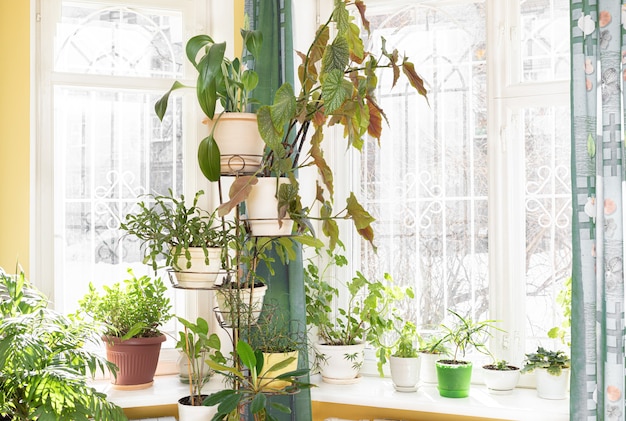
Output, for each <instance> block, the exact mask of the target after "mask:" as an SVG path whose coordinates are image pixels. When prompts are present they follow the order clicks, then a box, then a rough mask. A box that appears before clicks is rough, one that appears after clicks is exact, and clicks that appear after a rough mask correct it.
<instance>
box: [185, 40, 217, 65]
mask: <svg viewBox="0 0 626 421" xmlns="http://www.w3.org/2000/svg"><path fill="white" fill-rule="evenodd" d="M213 43H214V41H213V39H212V38H211V37H210V36H208V35H204V34H201V35H196V36H194V37H191V38H190V39H189V41H187V45H186V46H185V54H186V55H187V59H188V60H189V61H190V62H191V64H193V67H196V68H197V67H198V63H197V62H196V57H197V56H198V52H199V51H200V50H201V49H202V48H204V47H206V46H207V45H209V46H210V45H211V44H213Z"/></svg>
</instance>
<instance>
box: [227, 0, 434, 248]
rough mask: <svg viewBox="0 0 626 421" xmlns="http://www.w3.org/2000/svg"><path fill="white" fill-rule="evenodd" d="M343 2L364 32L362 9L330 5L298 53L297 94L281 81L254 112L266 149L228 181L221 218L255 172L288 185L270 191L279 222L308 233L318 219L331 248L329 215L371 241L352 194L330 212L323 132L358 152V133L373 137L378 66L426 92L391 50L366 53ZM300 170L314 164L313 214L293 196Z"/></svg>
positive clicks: (378, 119) (377, 123)
mask: <svg viewBox="0 0 626 421" xmlns="http://www.w3.org/2000/svg"><path fill="white" fill-rule="evenodd" d="M349 5H354V6H355V7H356V9H357V10H358V12H359V14H358V16H359V19H360V21H361V27H363V28H365V29H366V30H368V28H369V22H368V21H367V18H366V17H365V10H366V7H365V4H364V3H363V2H362V1H361V0H356V1H354V2H352V1H350V2H348V1H336V2H335V7H334V10H333V11H332V13H331V15H330V16H329V18H328V19H327V20H326V21H325V22H323V23H322V24H321V25H320V27H319V28H318V30H317V32H316V34H315V38H314V40H313V42H312V43H311V45H310V46H309V48H308V50H307V51H305V52H298V55H299V56H300V58H301V64H300V65H299V67H298V79H299V82H300V86H301V88H300V90H299V91H298V92H295V91H294V88H293V86H292V85H291V84H289V83H285V84H283V85H282V86H281V87H280V88H279V89H278V90H277V92H276V94H275V98H274V101H273V103H272V104H271V105H264V106H261V107H260V108H259V109H258V111H257V117H258V127H259V131H260V133H261V136H262V137H263V140H264V141H265V144H266V145H267V148H266V154H265V157H264V161H263V166H262V168H261V169H260V170H259V171H258V172H257V173H256V174H253V175H250V176H245V177H241V178H240V179H239V180H238V181H237V183H235V184H233V187H232V188H231V190H230V193H229V195H230V201H228V202H226V203H224V204H223V205H222V207H221V208H220V213H221V214H225V213H227V212H229V211H230V210H231V209H232V208H233V207H234V205H235V204H236V203H239V202H241V201H243V200H245V199H246V197H247V195H248V194H249V192H250V190H251V188H252V186H254V185H255V184H256V183H257V182H258V177H257V176H258V175H263V176H265V177H267V176H269V175H273V176H285V177H286V178H288V179H289V182H288V183H283V184H280V185H279V186H278V188H277V190H276V194H275V196H276V198H277V199H278V200H277V209H278V217H279V219H280V218H284V217H286V216H287V215H288V216H289V218H290V219H292V220H294V221H296V222H298V225H299V228H300V229H301V230H302V229H307V228H308V227H307V220H308V219H311V218H320V219H322V221H323V229H322V232H323V234H324V235H326V236H327V237H328V238H329V240H330V247H331V248H333V247H334V245H335V244H336V242H337V240H338V231H339V230H338V225H337V223H336V219H337V218H348V219H352V220H353V222H354V225H355V228H356V229H357V232H358V233H359V234H360V235H361V236H363V237H364V238H365V239H367V240H369V241H372V240H373V230H372V228H371V225H370V224H371V223H372V222H373V220H374V219H373V218H372V217H371V215H369V213H367V212H366V211H365V209H363V207H362V206H361V205H360V204H359V202H358V200H357V198H356V196H355V195H354V194H352V193H351V194H349V196H348V198H347V200H346V206H345V207H344V208H343V209H342V210H340V211H334V210H333V204H334V200H333V195H334V185H333V172H332V169H331V168H330V167H329V166H328V164H327V162H326V160H325V158H324V146H323V140H324V128H325V127H330V126H334V125H339V126H342V128H343V135H344V137H345V138H347V143H348V145H350V146H353V147H355V148H356V149H358V150H360V149H361V146H362V145H363V143H364V140H363V139H364V137H365V136H371V137H373V138H375V139H380V136H381V132H382V121H383V120H384V119H386V116H385V113H384V111H383V110H382V108H381V107H380V106H379V105H378V104H377V102H376V99H375V95H374V92H375V90H376V88H377V86H378V76H377V75H376V72H377V71H378V70H379V69H384V68H387V69H391V70H392V71H393V75H394V78H393V82H394V83H393V85H395V83H396V82H397V80H398V79H399V78H400V77H401V76H402V75H403V76H404V77H406V79H407V80H408V82H409V84H410V85H411V86H412V87H413V88H414V89H416V90H417V92H418V93H419V94H420V95H423V96H426V89H425V87H424V83H423V81H422V79H421V78H420V77H419V75H418V74H417V73H416V71H415V67H414V65H413V63H411V62H410V61H409V60H408V59H407V57H403V56H402V55H401V54H399V53H398V51H397V50H388V49H387V48H386V46H385V43H384V42H383V49H382V52H381V53H376V52H372V51H367V49H366V48H365V47H364V43H363V41H362V39H361V35H362V34H361V29H360V27H359V25H357V24H356V23H355V22H354V19H355V18H353V17H352V16H351V15H350V13H349V11H348V6H349ZM331 33H332V36H331ZM305 166H313V167H315V168H316V169H317V171H318V173H319V176H320V178H321V183H319V184H318V186H317V194H316V197H315V200H316V201H317V202H319V204H320V206H319V208H320V209H321V210H320V212H319V214H315V215H314V214H313V213H312V212H311V209H314V208H316V206H313V204H311V205H307V206H305V205H303V204H302V203H301V200H300V196H299V194H298V191H299V186H298V181H297V177H296V170H297V169H298V168H301V167H305Z"/></svg>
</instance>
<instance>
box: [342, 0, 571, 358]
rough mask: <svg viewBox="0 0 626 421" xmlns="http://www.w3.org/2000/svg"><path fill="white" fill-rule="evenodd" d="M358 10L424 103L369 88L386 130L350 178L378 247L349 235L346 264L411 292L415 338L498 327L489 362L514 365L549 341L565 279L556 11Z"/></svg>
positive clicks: (496, 5)
mask: <svg viewBox="0 0 626 421" xmlns="http://www.w3.org/2000/svg"><path fill="white" fill-rule="evenodd" d="M514 3H515V4H514ZM490 8H491V9H490ZM368 12H369V17H370V21H371V29H372V42H379V39H380V36H383V37H384V38H385V39H386V40H387V45H388V46H389V45H392V46H394V47H395V48H398V50H399V51H402V52H406V54H407V55H408V56H409V58H410V59H411V60H412V61H413V62H414V63H415V64H416V69H417V71H418V72H419V73H420V74H421V75H422V76H423V77H424V79H425V81H426V83H427V87H428V90H429V96H428V98H429V102H430V105H428V104H426V102H425V101H424V100H423V99H422V98H420V97H418V95H417V94H415V93H414V91H413V90H411V89H409V87H407V86H396V87H395V89H394V90H393V91H391V90H390V89H389V88H390V83H388V85H389V86H383V87H382V89H381V90H380V91H379V92H377V98H378V100H379V102H380V103H381V105H382V107H383V108H384V109H385V111H386V114H387V117H388V119H389V126H388V127H384V129H383V138H381V141H380V146H379V145H377V144H376V142H375V141H369V142H366V145H365V146H364V148H363V151H362V153H361V154H358V153H357V154H354V155H353V156H354V158H353V170H352V174H351V178H352V183H353V189H354V191H359V192H360V198H361V200H362V203H363V204H364V206H365V207H366V208H367V209H368V210H369V211H370V212H371V213H372V214H373V216H374V217H375V218H376V219H377V222H376V224H375V232H376V242H377V245H378V251H377V253H373V252H372V251H371V248H369V247H367V245H366V244H362V243H361V240H359V239H357V238H356V237H355V238H354V239H353V240H352V244H353V256H352V261H353V264H354V266H356V268H359V269H360V270H361V271H362V272H363V273H365V274H366V276H370V277H382V274H383V273H384V272H389V273H390V274H391V275H392V276H393V278H394V279H395V281H396V282H398V283H400V284H403V285H410V286H412V287H413V289H414V290H415V292H416V298H415V300H413V301H412V302H411V303H410V304H409V305H407V307H406V308H404V309H403V311H404V313H405V317H406V319H409V320H413V321H414V322H416V324H417V325H418V326H419V327H420V328H421V329H422V331H423V332H427V331H428V330H429V329H432V328H433V327H435V326H437V325H439V324H440V323H441V322H442V321H443V320H444V319H445V318H446V309H447V308H451V309H454V310H456V311H458V312H460V313H461V314H463V315H466V316H470V317H472V318H475V319H485V318H494V319H497V320H501V323H500V326H501V327H502V328H503V329H505V330H506V333H502V334H500V333H499V334H498V335H497V337H496V339H495V340H494V345H495V346H496V347H495V349H496V353H497V355H498V357H499V358H506V359H508V360H509V361H514V362H517V363H521V361H522V359H523V354H524V353H525V352H530V351H532V350H534V348H536V345H537V343H539V342H541V343H542V344H543V345H545V346H549V345H550V344H549V343H548V339H547V331H548V330H549V329H550V328H551V327H553V326H556V325H558V324H560V322H561V318H562V315H561V313H560V308H559V307H558V305H557V304H556V303H555V297H556V295H557V294H558V292H559V290H560V289H561V288H562V286H563V283H564V281H565V280H566V279H567V277H569V274H570V265H571V258H570V255H571V252H570V249H571V236H570V214H571V203H570V179H569V142H570V139H569V111H568V110H569V108H568V107H569V94H568V84H567V80H566V79H567V78H568V77H569V71H568V69H569V62H568V60H569V59H568V57H569V51H568V48H569V46H568V44H567V35H566V34H567V33H568V3H567V2H566V1H564V0H532V1H530V0H527V1H524V0H520V1H519V2H506V3H505V5H503V4H502V3H501V2H487V1H484V0H456V1H455V0H450V1H445V2H442V1H424V2H419V3H418V4H415V3H411V4H407V2H401V1H394V2H391V1H386V2H383V1H380V2H368ZM388 48H389V47H388ZM379 77H380V78H381V80H388V81H389V80H391V75H390V74H389V73H381V75H380V76H379Z"/></svg>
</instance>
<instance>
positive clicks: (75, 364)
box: [0, 269, 126, 421]
mask: <svg viewBox="0 0 626 421" xmlns="http://www.w3.org/2000/svg"><path fill="white" fill-rule="evenodd" d="M95 331H96V328H95V326H93V325H91V324H90V323H86V322H84V321H78V320H73V319H71V318H68V317H65V316H63V315H61V314H59V313H56V312H54V311H53V310H51V309H49V308H48V300H47V299H46V297H45V296H44V295H42V294H41V293H40V292H39V291H37V290H36V289H35V288H34V287H32V286H31V285H30V284H29V283H28V282H27V281H26V279H25V277H24V273H20V274H19V275H7V274H5V273H4V272H3V271H2V270H1V269H0V367H2V369H1V370H0V390H2V393H0V419H10V420H16V421H26V420H35V419H36V420H40V421H52V420H61V419H62V420H70V419H71V420H76V421H87V420H90V419H94V418H95V419H98V420H103V421H108V420H112V421H117V420H125V419H126V417H125V416H124V413H123V411H122V409H121V408H119V407H118V406H116V405H114V404H112V403H110V402H108V401H107V399H106V395H105V394H103V393H100V392H98V391H96V390H95V389H94V388H93V387H90V386H89V385H88V383H87V376H88V375H92V376H93V375H94V374H95V373H96V372H97V371H98V370H102V371H105V370H107V369H108V370H111V371H112V372H115V367H114V366H113V365H112V364H111V363H109V362H107V361H106V360H105V359H104V358H102V357H99V356H98V355H97V354H95V353H92V352H90V351H86V350H85V349H84V348H83V345H85V344H86V343H88V342H90V341H96V340H97V337H96V338H94V332H95Z"/></svg>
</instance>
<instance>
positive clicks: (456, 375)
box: [437, 309, 497, 398]
mask: <svg viewBox="0 0 626 421" xmlns="http://www.w3.org/2000/svg"><path fill="white" fill-rule="evenodd" d="M448 311H449V312H450V313H451V314H452V315H453V316H454V317H455V318H456V319H457V320H456V323H455V324H454V325H453V326H452V327H448V326H446V325H442V328H443V330H444V333H445V335H444V337H443V338H442V339H441V341H442V342H446V343H449V344H450V345H451V346H452V348H453V350H454V352H453V354H452V357H453V358H452V359H445V360H439V361H437V387H438V389H439V394H440V395H441V396H444V397H447V398H465V397H467V396H469V389H470V382H471V378H472V362H471V361H464V360H461V359H460V358H462V357H464V356H465V353H466V352H467V351H468V350H469V349H470V348H474V349H475V350H476V351H478V352H480V353H483V354H486V355H491V354H490V352H489V350H488V349H487V347H486V346H485V343H486V342H487V339H488V337H489V336H490V332H489V329H490V328H493V329H497V328H496V327H495V326H493V323H494V322H495V321H494V320H484V321H481V322H475V321H473V320H472V319H471V318H464V317H462V316H461V315H460V314H458V313H457V312H455V311H453V310H450V309H448Z"/></svg>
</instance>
